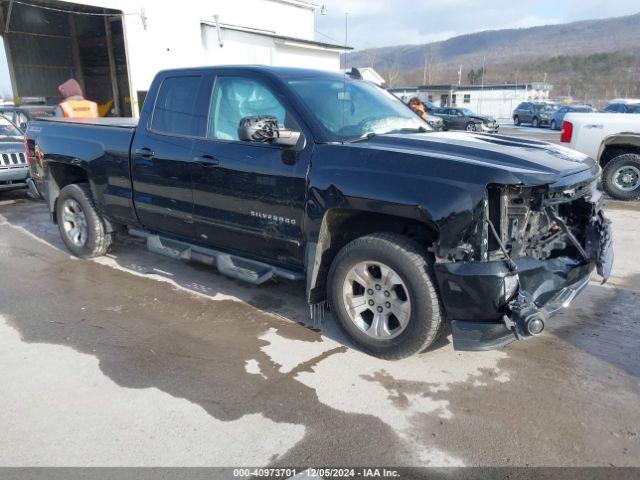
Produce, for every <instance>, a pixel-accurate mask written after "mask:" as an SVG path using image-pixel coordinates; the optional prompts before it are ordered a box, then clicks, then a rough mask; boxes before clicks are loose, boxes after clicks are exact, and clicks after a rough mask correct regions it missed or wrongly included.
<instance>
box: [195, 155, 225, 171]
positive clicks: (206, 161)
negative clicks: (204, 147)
mask: <svg viewBox="0 0 640 480" xmlns="http://www.w3.org/2000/svg"><path fill="white" fill-rule="evenodd" d="M193 160H194V161H195V162H196V163H197V164H198V165H200V166H201V167H205V168H212V167H217V166H218V165H220V161H219V160H218V159H217V158H215V157H212V156H211V155H202V156H201V157H196V158H194V159H193Z"/></svg>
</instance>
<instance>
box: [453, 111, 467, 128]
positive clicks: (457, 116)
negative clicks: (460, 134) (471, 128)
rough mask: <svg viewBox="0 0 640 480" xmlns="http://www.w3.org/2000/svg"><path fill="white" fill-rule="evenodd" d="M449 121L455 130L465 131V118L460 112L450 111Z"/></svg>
mask: <svg viewBox="0 0 640 480" xmlns="http://www.w3.org/2000/svg"><path fill="white" fill-rule="evenodd" d="M451 120H452V122H453V124H454V128H455V129H456V130H465V129H466V128H467V117H465V115H464V113H462V112H461V111H460V110H453V109H451Z"/></svg>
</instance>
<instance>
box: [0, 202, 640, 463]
mask: <svg viewBox="0 0 640 480" xmlns="http://www.w3.org/2000/svg"><path fill="white" fill-rule="evenodd" d="M607 212H608V215H609V216H610V217H611V218H612V219H613V221H614V231H615V239H616V255H617V260H616V266H615V268H614V277H613V278H612V279H611V281H610V282H609V284H607V285H604V286H603V285H600V284H599V283H598V282H597V281H595V282H593V283H592V284H591V285H590V286H589V287H588V289H587V290H586V291H585V292H584V293H583V294H582V295H581V296H580V297H579V298H578V299H577V300H576V301H575V302H574V305H573V307H572V308H571V309H570V310H568V311H566V312H564V313H562V314H561V315H560V316H559V317H557V318H556V319H555V320H554V321H553V322H552V323H551V324H550V325H549V326H548V329H547V331H546V332H545V333H544V334H543V335H542V336H541V337H539V338H537V339H535V340H534V341H529V342H521V343H516V344H512V345H510V346H508V347H507V348H505V349H504V350H501V351H495V352H486V353H459V352H454V351H453V349H452V347H451V344H450V342H449V339H448V338H447V337H446V336H445V337H444V338H443V339H442V340H440V341H439V343H438V344H437V345H435V346H434V347H432V348H431V349H430V350H429V351H428V352H426V353H424V354H421V355H419V356H416V357H414V358H410V359H407V360H402V361H399V362H386V361H382V360H377V359H375V358H372V357H369V356H367V355H365V354H362V353H360V352H359V351H357V350H355V349H353V348H352V347H351V345H349V343H348V342H347V341H346V339H345V338H344V336H343V335H342V334H341V332H340V331H339V329H338V328H337V326H336V324H335V322H334V320H333V319H332V318H331V316H330V315H327V316H326V317H325V318H324V320H323V321H322V322H321V324H314V323H313V322H312V321H311V320H310V318H309V311H308V307H307V306H306V304H305V301H304V285H303V284H300V283H287V282H280V283H271V284H268V285H266V286H262V287H253V286H247V285H244V284H241V283H238V282H236V281H234V280H229V279H227V278H225V277H222V276H221V275H219V274H217V273H216V272H215V271H212V270H210V269H208V268H204V267H201V266H197V265H190V264H185V263H181V262H179V261H175V260H171V259H167V258H164V257H159V256H156V255H153V254H151V253H149V252H147V251H146V250H145V249H144V245H143V244H142V243H141V242H139V241H137V240H134V239H131V238H128V237H123V238H120V239H119V240H118V242H117V244H116V246H115V248H114V250H113V252H112V253H111V254H110V255H109V256H108V257H104V258H101V259H97V260H95V261H83V260H78V259H74V258H72V257H71V256H70V255H69V254H68V253H67V251H66V250H65V249H64V248H63V246H62V242H61V240H60V237H59V234H58V232H57V227H55V226H54V225H52V224H51V223H50V222H49V219H48V214H47V212H46V208H45V206H44V204H42V203H38V202H34V201H31V200H27V199H26V198H25V197H24V196H23V195H21V194H7V193H5V194H0V271H1V272H2V273H3V282H2V288H0V389H1V391H2V394H1V395H0V411H1V412H2V416H1V417H0V418H2V420H1V421H0V424H1V425H0V428H1V432H2V433H0V465H12V466H21V465H56V466H97V465H100V466H115V465H118V466H134V465H135V466H141V465H142V466H143V465H156V466H176V465H187V466H240V465H247V466H249V465H251V466H258V465H274V466H279V465H287V466H326V465H354V466H362V465H381V466H385V465H386V466H392V465H395V466H398V465H420V466H421V465H437V466H447V465H482V466H526V465H534V466H561V465H571V466H608V465H617V466H640V407H639V406H640V348H639V347H640V336H639V333H640V298H639V295H640V262H639V261H638V254H637V249H636V247H635V246H636V245H637V237H638V234H639V233H640V206H639V205H638V204H637V203H636V204H621V203H617V202H609V204H608V206H607Z"/></svg>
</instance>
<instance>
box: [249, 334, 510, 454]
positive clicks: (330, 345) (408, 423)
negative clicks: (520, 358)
mask: <svg viewBox="0 0 640 480" xmlns="http://www.w3.org/2000/svg"><path fill="white" fill-rule="evenodd" d="M261 339H262V340H265V341H268V342H269V345H268V346H265V347H262V351H263V352H265V353H266V354H267V355H269V358H270V359H271V360H272V361H273V362H274V363H276V364H278V365H280V371H281V372H290V371H292V370H293V369H294V368H295V367H296V366H298V365H299V364H300V363H302V362H305V361H308V360H311V359H313V358H315V357H317V356H318V355H321V354H322V353H323V352H326V351H328V350H331V349H334V348H336V347H338V346H340V344H339V343H337V342H335V341H333V340H330V339H327V338H325V337H323V341H322V342H314V343H310V342H302V341H295V340H289V339H285V338H283V337H281V336H279V335H278V333H277V330H275V329H271V330H269V331H268V332H267V333H266V334H265V335H263V336H262V337H261ZM504 358H507V354H506V353H504V352H500V351H493V352H468V353H467V352H465V353H459V352H455V351H453V348H452V347H450V346H449V347H444V348H440V349H438V350H435V351H431V352H429V353H428V354H424V355H418V356H414V357H411V358H408V359H404V360H402V361H401V362H389V361H385V360H380V359H377V358H374V357H371V356H369V355H366V354H363V353H361V352H358V351H357V350H353V349H350V350H348V351H346V352H344V353H337V354H335V355H331V356H328V357H327V358H324V359H322V360H321V361H319V362H318V363H317V364H316V365H313V366H312V368H311V371H302V372H299V373H297V374H296V376H295V379H296V380H297V381H299V382H301V383H303V384H304V385H306V386H308V387H310V388H313V389H314V390H315V391H316V393H317V395H318V398H319V400H320V401H321V402H322V403H324V404H326V405H328V406H330V407H332V408H335V409H337V410H340V411H343V412H347V413H355V414H368V415H373V416H375V417H377V418H379V419H380V420H382V421H383V422H385V423H387V424H388V425H390V426H391V427H392V428H393V429H394V430H395V431H397V432H399V434H400V435H401V436H402V437H403V439H404V440H406V441H407V443H408V444H409V445H410V446H411V447H412V450H413V451H414V452H416V453H417V454H418V457H419V459H420V462H422V464H423V465H430V466H459V465H462V464H463V463H462V461H461V460H460V459H458V458H455V457H453V456H450V455H449V454H447V453H446V452H443V451H440V450H439V449H438V448H437V446H434V445H425V444H424V443H421V442H420V441H419V440H418V439H417V438H416V437H415V436H414V435H413V434H412V433H411V432H412V430H413V429H414V422H415V421H416V419H417V417H418V416H419V415H435V416H437V417H438V418H442V419H450V418H452V417H453V412H452V411H451V410H450V409H449V401H448V400H443V399H438V398H436V394H438V393H440V392H446V391H448V390H450V389H451V387H452V386H454V385H455V384H459V383H467V382H468V383H470V384H471V385H473V386H474V387H477V388H480V387H485V388H486V385H489V384H490V382H491V378H493V380H496V381H497V382H501V383H504V382H507V381H509V376H508V374H506V373H505V372H502V371H500V369H499V368H498V367H497V364H498V362H499V361H500V360H502V359H504ZM346 365H348V368H345V366H346Z"/></svg>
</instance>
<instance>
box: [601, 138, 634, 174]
mask: <svg viewBox="0 0 640 480" xmlns="http://www.w3.org/2000/svg"><path fill="white" fill-rule="evenodd" d="M626 153H635V154H639V155H640V134H638V133H632V132H629V133H618V134H615V135H610V136H608V137H606V138H605V139H604V140H603V141H602V143H601V144H600V150H599V151H598V163H599V164H600V166H601V167H602V168H604V167H605V166H606V165H607V163H609V162H610V161H611V160H612V159H614V158H615V157H617V156H620V155H624V154H626Z"/></svg>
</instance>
